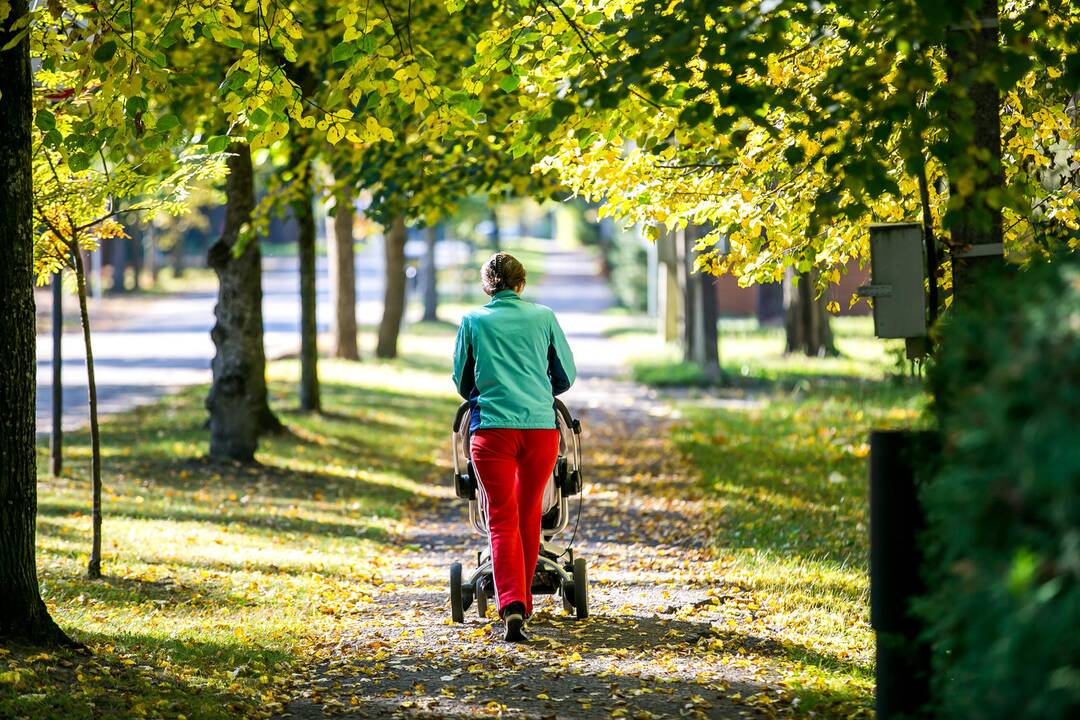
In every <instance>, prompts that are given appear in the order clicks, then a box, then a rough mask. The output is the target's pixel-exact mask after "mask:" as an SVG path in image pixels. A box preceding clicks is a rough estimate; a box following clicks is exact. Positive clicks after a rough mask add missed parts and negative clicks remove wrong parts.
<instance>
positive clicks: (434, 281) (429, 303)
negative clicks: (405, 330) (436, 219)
mask: <svg viewBox="0 0 1080 720" xmlns="http://www.w3.org/2000/svg"><path fill="white" fill-rule="evenodd" d="M438 240H439V226H437V225H429V226H428V227H427V228H426V229H425V231H424V264H423V267H422V268H421V271H420V274H421V277H422V279H423V281H424V317H423V320H424V322H438V320H439V284H438V283H439V275H438V269H437V268H436V267H435V244H436V242H438Z"/></svg>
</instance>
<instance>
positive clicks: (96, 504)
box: [72, 239, 101, 580]
mask: <svg viewBox="0 0 1080 720" xmlns="http://www.w3.org/2000/svg"><path fill="white" fill-rule="evenodd" d="M72 244H73V245H74V247H73V248H72V255H73V256H74V258H75V280H76V282H77V284H78V288H79V316H80V317H81V318H82V330H83V345H84V347H85V349H86V390H87V395H88V396H89V400H90V486H91V495H92V498H93V499H92V526H93V535H92V539H91V545H90V562H89V563H87V566H86V575H87V577H89V578H91V579H92V580H97V579H98V578H100V577H101V428H100V427H99V425H98V407H97V379H96V376H95V374H94V348H93V345H92V343H91V342H90V311H89V310H88V309H87V307H86V269H85V268H84V267H83V263H82V254H81V253H79V252H78V243H77V242H75V241H74V239H73V242H72Z"/></svg>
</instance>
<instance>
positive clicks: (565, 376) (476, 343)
mask: <svg viewBox="0 0 1080 720" xmlns="http://www.w3.org/2000/svg"><path fill="white" fill-rule="evenodd" d="M480 276H481V281H482V284H483V288H484V292H485V293H487V294H488V295H489V296H490V297H491V302H489V303H488V304H487V305H484V306H483V307H482V308H479V309H477V310H473V311H472V312H470V313H468V314H467V315H466V316H465V317H464V318H463V319H462V321H461V327H460V328H459V329H458V336H457V350H456V351H455V353H454V382H455V383H456V384H457V389H458V392H459V393H460V394H461V396H462V397H463V398H465V399H466V400H468V401H469V404H470V405H471V409H472V414H471V417H472V420H471V424H472V426H471V432H472V459H473V467H474V469H475V470H476V475H477V478H478V479H479V481H480V492H481V493H483V495H484V497H485V498H486V503H485V504H486V506H487V521H488V530H489V536H490V538H491V558H492V566H493V574H494V576H495V595H496V599H497V602H498V607H499V615H500V616H501V617H502V619H503V621H504V622H505V624H506V639H507V640H508V641H510V642H521V641H524V640H527V639H528V636H527V635H526V634H525V620H526V619H527V618H528V617H529V615H531V614H532V577H533V573H534V572H535V571H536V562H537V558H538V557H539V553H540V512H541V507H540V506H541V502H542V500H543V494H544V487H545V485H546V484H547V480H548V478H549V477H550V476H551V473H552V471H553V470H554V468H555V461H556V459H557V457H558V453H559V431H558V430H557V429H556V428H555V409H554V396H556V395H559V394H560V393H563V392H566V390H568V389H569V388H570V385H572V384H573V382H574V377H575V374H576V371H575V368H574V356H573V355H572V354H571V353H570V347H569V345H567V343H566V336H565V335H563V331H562V328H560V327H559V322H558V320H556V319H555V313H553V312H552V311H551V309H550V308H547V307H544V306H543V305H537V304H535V303H531V302H526V301H525V300H522V299H521V297H520V295H521V291H522V289H523V288H524V287H525V268H524V267H522V266H521V263H520V262H518V261H517V260H516V259H515V258H514V257H513V256H511V255H508V254H506V253H495V254H494V255H492V256H491V259H489V260H488V261H487V262H486V263H484V267H483V269H482V270H481V272H480Z"/></svg>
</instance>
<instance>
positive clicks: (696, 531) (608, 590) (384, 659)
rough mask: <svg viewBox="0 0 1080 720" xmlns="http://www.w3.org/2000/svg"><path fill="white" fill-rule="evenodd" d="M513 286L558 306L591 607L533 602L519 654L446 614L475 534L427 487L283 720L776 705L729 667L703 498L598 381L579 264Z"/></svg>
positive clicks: (587, 276) (621, 394)
mask: <svg viewBox="0 0 1080 720" xmlns="http://www.w3.org/2000/svg"><path fill="white" fill-rule="evenodd" d="M527 295H531V296H532V297H534V298H536V299H537V300H539V301H540V302H543V303H544V304H547V305H550V306H551V307H552V308H554V309H555V310H556V312H558V314H559V319H560V321H561V323H562V325H563V327H564V329H565V330H566V332H567V335H568V338H569V341H570V344H571V346H572V348H573V350H574V353H575V357H576V358H577V361H578V365H579V367H580V369H581V371H582V372H581V377H580V379H579V381H578V383H577V384H576V385H575V387H574V389H573V390H572V391H571V392H570V393H569V394H568V395H567V397H566V402H567V404H568V406H569V407H571V409H572V410H574V411H575V412H576V413H577V414H578V416H579V417H580V418H581V420H582V423H583V425H584V428H585V435H584V450H585V477H586V482H587V484H586V491H585V494H584V496H583V499H582V504H581V505H580V506H578V505H577V503H576V502H575V503H574V505H575V506H576V507H580V508H581V512H582V516H581V522H580V527H579V529H578V532H577V534H576V535H575V536H574V551H575V554H576V555H577V556H580V557H585V558H587V559H588V563H589V574H590V581H591V589H590V595H591V597H590V610H591V617H590V618H589V619H587V620H585V621H578V620H576V619H573V618H570V617H568V616H565V615H564V614H563V612H562V608H561V603H560V602H559V601H558V600H557V598H538V601H537V613H536V615H535V616H534V619H533V621H532V622H531V624H530V628H531V630H532V633H533V636H534V638H535V639H534V641H533V642H532V643H530V644H528V645H525V646H511V645H507V644H506V643H503V642H502V641H501V635H500V629H501V628H500V625H499V623H498V621H497V620H496V619H495V616H494V613H493V611H492V610H490V609H489V611H488V612H489V615H488V616H487V617H486V618H481V617H479V616H478V615H477V612H476V610H475V606H474V607H473V608H472V609H471V612H467V613H466V621H465V624H464V625H456V624H453V623H452V622H451V621H450V607H449V600H448V596H449V593H448V578H449V566H450V565H451V563H453V562H462V563H463V564H464V565H465V567H466V572H468V570H469V568H470V567H472V566H474V562H475V560H474V559H475V557H476V551H477V549H478V548H479V546H480V540H479V538H477V537H475V536H473V535H472V534H471V531H470V530H469V527H468V524H467V521H466V519H465V516H464V510H465V506H464V504H463V503H462V502H461V501H458V500H457V499H455V498H453V497H452V493H451V492H450V491H449V490H448V489H444V490H443V492H442V494H441V495H440V496H439V497H437V498H434V499H429V500H427V501H425V502H422V503H420V504H419V505H418V506H416V507H414V508H412V510H411V513H410V515H409V518H408V522H407V523H406V528H407V529H406V530H405V531H403V533H402V535H401V536H400V537H399V538H398V543H397V546H398V548H399V550H397V551H393V552H392V553H391V555H390V556H389V557H388V558H386V563H387V566H388V567H387V569H386V572H385V574H384V576H383V577H384V583H385V584H384V585H383V586H382V588H381V590H382V592H381V594H380V596H379V602H378V604H377V605H375V606H372V610H371V612H370V613H369V614H366V615H364V616H362V617H361V618H359V619H357V620H353V621H350V622H349V623H348V624H346V625H345V626H343V627H342V628H341V629H340V633H338V634H335V635H334V636H333V637H328V638H326V639H325V642H324V644H323V646H322V647H320V648H319V649H318V652H319V655H320V656H321V657H324V658H325V663H324V664H323V665H322V666H320V667H318V668H313V669H312V671H311V675H310V676H309V677H304V678H302V679H300V689H299V690H298V698H297V699H296V700H295V701H294V702H292V703H291V704H290V705H289V706H288V707H287V711H286V714H285V715H284V716H283V717H292V718H300V719H301V720H315V719H317V718H325V717H340V716H345V717H352V718H384V717H395V718H473V717H488V716H502V717H528V718H598V717H630V718H658V717H672V718H675V717H702V718H743V717H751V718H754V717H771V716H774V715H775V714H776V713H777V712H778V711H780V710H782V709H783V708H785V707H787V708H790V705H789V703H790V696H789V694H788V693H787V692H786V691H783V690H779V689H777V688H776V686H775V685H773V684H772V681H774V680H775V678H767V677H763V675H762V673H761V672H760V671H757V670H755V668H754V666H753V664H752V663H750V662H749V661H743V660H738V659H736V660H734V661H733V660H732V656H733V655H732V652H731V645H732V644H733V643H736V642H742V639H733V638H735V637H736V636H735V634H734V633H732V632H731V628H732V623H736V622H738V618H739V617H740V616H741V615H740V614H741V613H743V612H745V608H743V607H742V606H741V604H740V600H741V599H743V591H742V590H741V589H740V588H738V587H733V586H730V585H728V584H725V583H724V582H723V567H724V561H723V560H722V559H721V558H718V557H716V556H715V555H714V554H713V553H711V552H710V551H709V549H708V532H707V523H706V519H705V518H706V516H705V514H704V512H703V508H702V507H701V506H700V505H699V503H697V502H696V501H695V500H692V499H687V498H693V497H694V493H693V492H692V485H693V484H694V483H695V482H696V479H695V478H694V477H693V475H692V473H689V472H688V471H687V468H686V467H685V466H684V465H683V463H682V461H681V460H680V458H679V457H678V455H677V454H676V453H675V452H674V451H673V449H672V447H671V446H670V443H669V442H668V440H667V439H666V436H667V432H666V429H667V423H668V422H670V421H669V420H667V419H665V416H666V415H667V414H668V412H667V408H666V407H665V406H664V405H663V404H662V403H661V402H659V401H658V400H657V398H655V397H654V396H653V395H652V394H651V393H650V392H649V391H647V390H646V389H644V388H642V387H640V386H637V385H634V384H632V383H628V382H625V381H620V380H618V379H616V377H615V376H616V374H617V373H618V371H619V370H620V368H621V365H622V362H623V358H620V357H618V356H617V355H616V354H615V353H614V351H613V349H612V347H613V345H612V344H611V343H609V342H608V341H607V339H606V338H607V336H606V335H605V329H606V327H607V326H608V325H609V324H610V323H611V322H612V319H611V316H608V315H605V314H604V310H606V309H607V308H608V307H610V306H611V305H612V298H611V295H610V293H609V292H608V290H607V287H606V285H605V284H604V283H603V282H602V281H601V280H600V279H599V278H598V277H597V275H596V273H595V270H594V263H593V262H592V261H591V260H590V259H589V257H588V256H586V255H584V254H582V253H580V252H560V253H555V254H553V255H552V256H551V258H550V259H549V260H548V261H547V265H546V267H545V276H544V281H543V282H542V283H541V284H540V286H539V287H537V288H536V289H535V290H534V291H532V292H528V293H527ZM566 539H567V538H563V540H564V541H566ZM736 657H739V656H738V655H736Z"/></svg>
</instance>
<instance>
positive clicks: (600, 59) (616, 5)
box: [467, 0, 1080, 282]
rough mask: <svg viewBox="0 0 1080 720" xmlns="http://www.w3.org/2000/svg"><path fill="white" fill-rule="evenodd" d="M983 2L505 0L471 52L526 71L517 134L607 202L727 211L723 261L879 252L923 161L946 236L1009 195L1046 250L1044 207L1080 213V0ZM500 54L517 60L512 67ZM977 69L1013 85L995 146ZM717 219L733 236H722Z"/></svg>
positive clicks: (1008, 223) (474, 71) (620, 212)
mask: <svg viewBox="0 0 1080 720" xmlns="http://www.w3.org/2000/svg"><path fill="white" fill-rule="evenodd" d="M986 5H987V3H986V2H984V0H956V1H955V2H940V0H902V1H899V2H889V3H881V2H872V1H869V0H840V1H838V2H830V3H817V2H806V1H805V0H776V1H774V2H767V3H762V2H758V1H757V0H729V1H724V2H716V1H715V0H674V1H671V0H610V1H606V2H600V1H599V0H572V1H570V2H562V3H555V2H548V1H545V2H540V3H539V6H538V7H539V8H540V9H539V10H537V5H535V4H533V3H528V4H526V3H521V4H519V5H517V6H516V7H515V4H513V3H511V4H509V7H510V8H513V9H515V10H517V12H516V13H514V14H513V15H512V16H511V18H510V20H509V21H507V22H508V23H509V26H508V27H495V28H493V29H490V30H488V31H486V32H485V33H484V34H482V35H481V40H480V42H479V43H478V44H477V52H478V58H479V59H478V62H477V63H476V64H475V65H473V66H472V67H470V68H468V69H467V72H468V73H469V74H471V75H473V76H475V77H477V78H479V79H481V80H483V81H485V82H488V83H491V84H495V83H498V82H499V78H500V77H502V75H503V74H505V73H506V72H511V71H512V72H513V73H514V74H515V75H517V76H520V77H522V80H521V82H520V86H519V89H518V90H517V91H516V92H518V93H519V94H522V95H527V96H530V99H531V100H532V102H530V103H527V104H526V103H523V107H522V109H521V110H520V111H519V112H518V113H517V115H516V117H515V121H516V122H517V125H518V128H519V132H518V133H517V136H516V138H515V140H514V142H513V143H512V144H511V150H512V151H513V152H515V153H523V154H524V153H529V154H532V155H535V156H536V157H539V158H541V159H540V162H539V163H538V166H539V167H541V168H545V169H551V170H554V171H556V172H557V173H558V174H559V176H560V178H561V179H562V181H563V182H564V183H566V184H567V185H568V186H569V187H570V188H571V189H572V190H574V191H575V192H576V193H578V194H580V195H583V196H584V197H586V198H587V199H589V200H596V201H602V202H603V203H604V212H606V213H608V214H610V215H613V216H617V217H619V218H620V219H623V220H626V221H638V222H662V223H666V224H667V225H668V226H671V227H680V226H682V225H685V224H686V223H687V222H694V223H699V224H710V225H712V226H714V227H715V228H716V229H715V231H714V232H713V233H711V234H710V235H709V236H708V237H707V238H705V239H704V242H703V245H704V247H703V249H705V250H706V253H705V261H706V262H705V269H706V270H707V271H710V272H725V271H730V272H732V273H734V274H736V275H738V276H739V277H741V278H748V279H755V280H759V281H769V280H777V279H779V278H780V277H782V275H783V272H784V269H785V267H802V266H806V265H810V264H817V265H818V266H819V267H829V268H831V267H835V266H843V265H844V264H845V263H846V262H847V261H848V260H850V259H852V258H865V257H866V256H867V254H868V248H867V246H866V238H865V226H866V224H867V223H869V222H882V221H894V220H902V219H906V220H911V219H914V218H918V217H919V216H920V211H921V199H920V193H919V188H918V179H919V177H920V176H921V175H923V174H925V175H926V176H927V178H928V184H927V190H928V194H929V205H930V208H929V210H930V215H931V216H932V222H933V224H934V226H935V228H936V229H937V232H938V234H939V235H940V236H941V237H942V238H944V239H945V240H946V241H948V240H949V239H950V238H949V236H948V234H947V233H946V232H942V230H947V228H948V227H949V226H950V225H951V224H953V223H954V221H961V220H976V221H979V220H981V222H976V224H977V225H982V226H985V225H988V224H989V223H988V222H987V220H988V219H989V220H991V221H992V215H993V213H990V212H988V208H996V209H1001V210H1002V212H1003V213H1004V217H1005V223H1004V229H1005V239H1006V242H1007V243H1008V245H1009V248H1010V252H1017V253H1024V254H1026V253H1038V252H1040V248H1039V246H1038V244H1037V243H1035V242H1033V241H1032V239H1033V232H1032V230H1033V228H1034V227H1036V226H1038V225H1040V224H1041V223H1044V222H1050V223H1051V224H1053V225H1054V226H1056V228H1057V229H1058V230H1066V229H1072V230H1075V228H1076V227H1077V225H1078V217H1077V213H1076V207H1077V197H1078V195H1077V187H1076V184H1075V183H1072V182H1069V181H1067V180H1066V179H1065V175H1066V174H1067V172H1068V171H1067V170H1066V168H1067V167H1069V166H1070V163H1074V162H1075V160H1076V156H1075V149H1076V146H1077V143H1076V141H1077V132H1078V126H1077V125H1076V124H1075V123H1074V122H1072V119H1071V112H1072V111H1071V109H1070V102H1071V101H1070V98H1071V97H1072V96H1073V94H1074V93H1075V92H1076V91H1077V90H1078V89H1080V88H1078V86H1077V84H1076V83H1077V80H1076V78H1077V77H1080V75H1078V74H1077V72H1076V69H1077V67H1078V62H1080V61H1078V60H1077V59H1076V58H1077V54H1076V53H1075V51H1074V49H1075V48H1076V47H1077V45H1078V43H1080V22H1078V19H1080V11H1078V10H1077V9H1076V8H1075V7H1073V6H1070V5H1068V4H1061V3H1052V4H1042V3H1035V4H1031V3H1013V2H1006V3H1000V5H1001V9H1000V11H998V9H997V7H996V5H997V4H995V3H990V5H992V6H994V13H993V14H991V15H990V17H987V18H984V17H983V16H984V15H985V14H986V11H985V7H986ZM1073 5H1075V4H1073ZM994 15H1000V30H999V33H998V34H999V36H1000V42H999V43H997V44H995V43H992V42H991V43H988V45H989V47H988V48H987V50H986V52H985V56H980V57H979V58H978V59H977V61H976V62H974V63H972V62H970V59H965V60H962V61H958V60H957V59H956V58H955V57H953V55H954V54H956V53H954V52H953V51H955V50H957V48H960V50H961V52H959V55H961V56H962V55H965V53H964V52H962V50H963V49H964V48H965V46H970V45H971V44H973V40H974V39H975V36H976V35H977V34H978V32H979V31H977V30H976V28H980V27H982V25H983V24H984V23H993V25H994V26H995V27H997V26H998V22H999V21H998V18H997V17H995V16H994ZM507 53H510V54H516V55H517V56H518V57H519V60H518V61H517V62H515V63H514V65H513V67H512V68H510V67H508V65H509V64H508V63H507V64H506V65H503V66H502V67H501V69H500V65H499V63H498V62H497V58H498V57H499V56H503V55H505V54H507ZM976 81H979V82H982V81H988V82H990V83H992V84H993V85H995V86H996V89H997V90H998V91H999V92H1000V97H1001V103H1000V105H1001V108H1000V109H1001V126H1002V133H1001V134H1002V155H1001V158H1000V161H999V159H998V158H996V157H993V154H992V153H990V152H988V151H986V150H983V149H980V148H977V147H975V142H974V137H973V135H972V133H973V130H972V127H971V126H972V123H971V122H970V121H969V118H970V116H971V115H972V114H973V113H975V112H976V109H975V108H974V104H973V101H972V99H971V98H970V97H969V94H970V93H969V90H970V86H971V84H972V83H973V82H976ZM568 88H569V91H568ZM552 98H559V100H558V101H554V102H553V101H552ZM979 112H985V109H980V110H979ZM999 172H1000V175H1001V178H1000V179H998V177H997V174H998V173H999ZM721 238H724V239H725V242H726V243H727V244H728V245H729V246H730V252H726V253H724V254H720V253H719V252H717V248H716V246H717V244H718V242H719V241H720V239H721ZM822 279H823V280H825V279H832V278H825V277H823V278H822ZM833 281H834V282H835V280H833Z"/></svg>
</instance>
